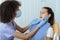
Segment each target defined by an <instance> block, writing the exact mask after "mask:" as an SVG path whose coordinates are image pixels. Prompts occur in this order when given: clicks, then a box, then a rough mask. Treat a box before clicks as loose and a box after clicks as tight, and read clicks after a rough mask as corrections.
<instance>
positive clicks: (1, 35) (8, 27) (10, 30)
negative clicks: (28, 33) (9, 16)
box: [0, 22, 16, 40]
mask: <svg viewBox="0 0 60 40" xmlns="http://www.w3.org/2000/svg"><path fill="white" fill-rule="evenodd" d="M15 32H16V23H15V22H12V23H0V40H14V37H13V34H14V33H15Z"/></svg>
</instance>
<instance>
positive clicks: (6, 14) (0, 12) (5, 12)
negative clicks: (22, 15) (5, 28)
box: [0, 1, 21, 23]
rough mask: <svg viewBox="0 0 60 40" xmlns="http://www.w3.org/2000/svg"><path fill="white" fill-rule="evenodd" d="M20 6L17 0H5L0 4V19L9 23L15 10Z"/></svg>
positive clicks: (13, 16) (14, 14)
mask: <svg viewBox="0 0 60 40" xmlns="http://www.w3.org/2000/svg"><path fill="white" fill-rule="evenodd" d="M19 6H21V4H20V3H19V2H18V1H5V2H3V3H2V4H1V5H0V21H1V22H3V23H9V22H10V21H11V20H12V19H14V18H15V16H16V10H17V9H18V8H19Z"/></svg>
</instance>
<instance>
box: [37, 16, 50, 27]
mask: <svg viewBox="0 0 60 40" xmlns="http://www.w3.org/2000/svg"><path fill="white" fill-rule="evenodd" d="M48 19H49V17H48V16H46V17H45V18H44V19H42V20H41V22H40V23H39V24H38V26H37V27H41V26H42V25H44V24H45V23H46V22H47V21H48Z"/></svg>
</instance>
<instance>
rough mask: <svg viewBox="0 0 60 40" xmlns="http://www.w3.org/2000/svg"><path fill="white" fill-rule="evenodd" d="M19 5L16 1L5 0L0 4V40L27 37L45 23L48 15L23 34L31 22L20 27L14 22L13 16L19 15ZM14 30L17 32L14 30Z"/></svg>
mask: <svg viewBox="0 0 60 40" xmlns="http://www.w3.org/2000/svg"><path fill="white" fill-rule="evenodd" d="M19 6H21V4H20V3H19V2H17V1H5V2H3V3H2V4H1V5H0V40H14V38H19V39H29V38H31V37H32V36H33V35H34V34H35V33H36V32H37V31H38V30H39V28H40V26H42V25H43V24H44V23H46V21H47V19H48V17H47V18H45V20H43V21H42V22H41V24H40V26H37V27H36V28H35V29H34V30H33V31H31V32H30V33H29V34H27V35H24V34H23V33H24V32H25V31H26V30H27V29H28V28H29V27H30V26H31V25H33V24H29V25H28V26H26V27H25V28H21V27H20V26H18V25H17V24H16V23H15V22H14V19H15V18H17V17H20V16H21V10H20V9H19ZM16 30H18V31H19V32H16Z"/></svg>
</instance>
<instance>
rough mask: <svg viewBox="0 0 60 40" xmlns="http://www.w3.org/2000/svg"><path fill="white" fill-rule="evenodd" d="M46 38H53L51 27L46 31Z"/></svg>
mask: <svg viewBox="0 0 60 40" xmlns="http://www.w3.org/2000/svg"><path fill="white" fill-rule="evenodd" d="M46 37H50V38H53V28H52V27H50V28H49V29H48V30H47V34H46Z"/></svg>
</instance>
